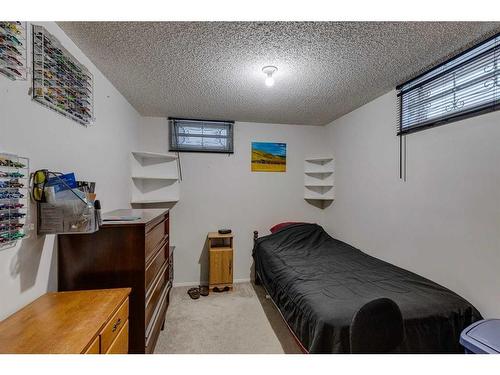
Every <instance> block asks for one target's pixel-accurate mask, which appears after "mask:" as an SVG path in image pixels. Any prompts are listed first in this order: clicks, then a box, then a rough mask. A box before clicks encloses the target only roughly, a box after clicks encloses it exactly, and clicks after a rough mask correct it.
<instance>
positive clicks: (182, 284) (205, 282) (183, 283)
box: [173, 278, 250, 288]
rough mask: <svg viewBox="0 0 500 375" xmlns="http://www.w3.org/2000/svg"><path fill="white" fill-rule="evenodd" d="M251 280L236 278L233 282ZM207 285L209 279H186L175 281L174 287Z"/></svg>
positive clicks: (238, 282)
mask: <svg viewBox="0 0 500 375" xmlns="http://www.w3.org/2000/svg"><path fill="white" fill-rule="evenodd" d="M249 282H250V279H249V278H248V279H234V280H233V284H241V283H249ZM201 284H203V285H206V284H208V281H201V282H200V281H185V282H180V283H177V282H174V285H173V286H174V288H175V287H178V286H198V285H201Z"/></svg>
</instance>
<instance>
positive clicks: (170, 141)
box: [168, 117, 234, 154]
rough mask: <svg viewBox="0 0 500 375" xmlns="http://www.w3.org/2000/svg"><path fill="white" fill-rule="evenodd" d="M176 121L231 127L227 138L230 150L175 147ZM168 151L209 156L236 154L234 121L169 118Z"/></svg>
mask: <svg viewBox="0 0 500 375" xmlns="http://www.w3.org/2000/svg"><path fill="white" fill-rule="evenodd" d="M175 121H192V122H207V123H221V124H228V125H230V136H228V137H227V139H228V141H229V142H230V150H207V149H198V150H197V149H183V148H182V147H174V144H173V139H174V135H173V131H174V127H175ZM168 138H169V139H168V149H169V152H196V153H208V154H233V153H234V121H225V120H207V119H197V118H184V117H169V118H168Z"/></svg>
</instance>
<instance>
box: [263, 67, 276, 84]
mask: <svg viewBox="0 0 500 375" xmlns="http://www.w3.org/2000/svg"><path fill="white" fill-rule="evenodd" d="M277 70H278V68H276V67H275V66H272V65H268V66H265V67H263V68H262V72H263V73H264V74H265V75H266V76H267V77H266V86H267V87H271V86H273V85H274V78H273V74H274V73H276V71H277Z"/></svg>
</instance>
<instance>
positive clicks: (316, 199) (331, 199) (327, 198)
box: [304, 195, 335, 201]
mask: <svg viewBox="0 0 500 375" xmlns="http://www.w3.org/2000/svg"><path fill="white" fill-rule="evenodd" d="M304 199H306V200H310V201H333V200H335V198H333V197H317V196H307V195H305V196H304Z"/></svg>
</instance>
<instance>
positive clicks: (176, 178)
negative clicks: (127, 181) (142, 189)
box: [132, 176, 179, 181]
mask: <svg viewBox="0 0 500 375" xmlns="http://www.w3.org/2000/svg"><path fill="white" fill-rule="evenodd" d="M132 178H133V179H134V180H165V181H177V180H178V179H179V178H178V177H173V176H172V177H161V176H132Z"/></svg>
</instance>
